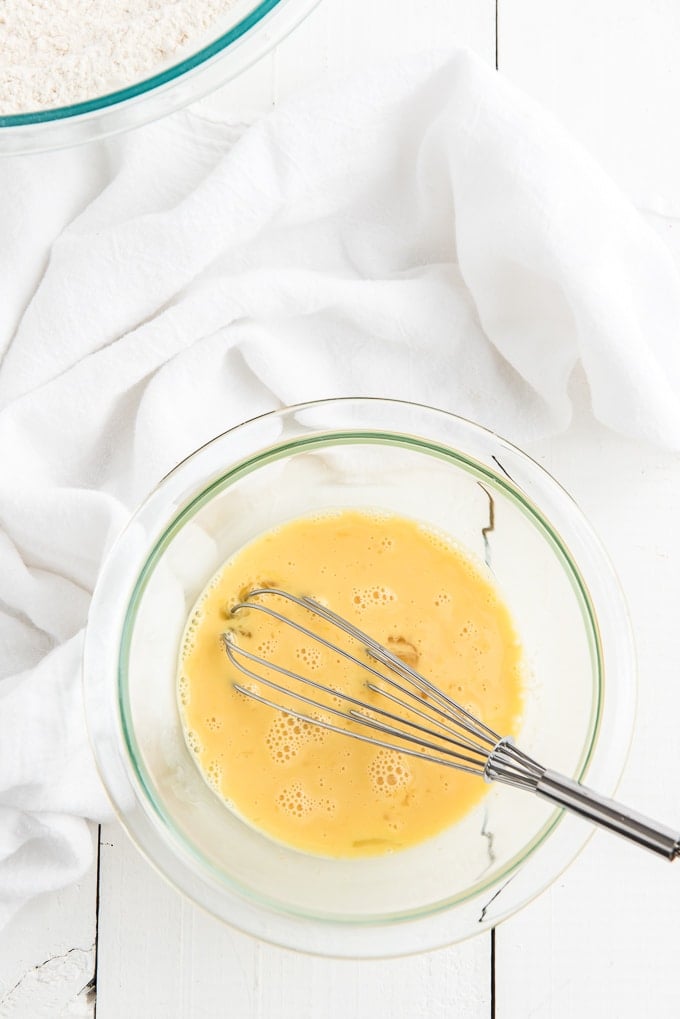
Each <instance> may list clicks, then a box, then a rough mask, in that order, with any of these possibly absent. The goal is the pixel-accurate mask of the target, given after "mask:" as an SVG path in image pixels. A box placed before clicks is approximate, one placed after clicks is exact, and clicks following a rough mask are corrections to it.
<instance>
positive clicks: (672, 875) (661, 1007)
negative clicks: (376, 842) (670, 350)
mask: <svg viewBox="0 0 680 1019" xmlns="http://www.w3.org/2000/svg"><path fill="white" fill-rule="evenodd" d="M496 23H497V24H498V39H497V38H496ZM679 33H680V5H678V3H677V2H676V0H649V2H647V3H644V4H642V3H640V2H639V0H598V3H597V4H592V3H589V2H586V0H551V2H550V3H543V2H541V0H499V3H498V9H497V5H496V2H495V0H420V2H419V3H418V4H412V3H408V2H407V0H324V2H323V3H322V6H321V7H320V8H319V9H317V11H315V12H314V13H313V14H312V16H311V17H310V18H309V19H308V21H307V22H306V23H305V24H304V25H303V26H301V28H300V29H299V30H298V31H297V32H296V33H295V34H294V35H293V36H291V37H290V38H289V39H288V40H286V41H285V42H284V43H283V44H282V45H281V46H280V47H279V48H278V50H277V51H275V52H274V53H273V54H271V55H270V56H269V57H266V58H265V59H264V60H263V61H262V62H261V63H260V64H259V65H258V66H257V67H255V68H252V69H251V70H250V71H249V72H247V73H246V74H245V75H244V76H243V77H242V78H241V79H240V80H239V81H238V82H235V83H233V84H232V85H230V86H228V87H227V88H225V89H223V90H221V92H220V93H218V94H216V95H215V96H212V97H210V98H208V99H206V100H204V101H203V102H202V104H201V108H202V110H203V111H204V112H205V113H206V114H207V115H210V114H211V112H219V111H220V110H224V109H229V110H230V111H232V113H235V114H237V115H240V116H243V118H244V119H245V118H247V117H249V116H251V115H252V113H253V112H257V111H261V110H265V109H268V108H270V107H271V105H272V104H273V103H275V102H276V101H277V100H278V99H280V98H282V97H283V96H285V95H287V94H289V93H291V92H293V91H295V90H297V89H299V88H302V87H304V86H305V85H307V84H308V83H310V82H318V81H323V80H324V79H326V78H327V77H328V76H329V75H332V74H335V73H336V72H342V71H345V70H350V69H351V68H352V67H355V66H359V65H362V64H364V65H365V64H366V63H369V62H371V61H373V60H375V59H380V58H384V57H389V56H390V55H393V54H397V53H400V52H406V51H413V50H417V49H421V48H426V47H431V46H439V47H441V46H446V45H452V44H459V45H467V46H470V47H471V48H473V49H474V50H476V51H477V52H478V53H479V54H480V55H481V56H482V57H483V58H484V59H485V60H487V61H488V62H489V63H491V64H493V63H494V61H495V56H496V47H498V58H499V65H500V68H501V70H502V71H504V72H505V73H506V74H508V75H509V77H511V78H512V79H513V80H514V81H516V82H517V83H518V84H520V85H521V86H522V87H523V88H524V89H525V90H526V91H528V92H529V93H530V94H532V95H533V96H535V97H536V98H537V99H538V100H539V101H541V102H543V103H544V105H546V106H547V107H548V108H549V109H551V110H552V111H553V112H554V113H555V115H556V116H557V117H558V118H559V119H560V120H562V121H563V122H564V123H565V124H566V125H567V126H568V127H569V129H570V130H571V131H572V132H573V133H574V134H575V135H576V136H577V137H579V138H580V139H581V140H582V141H583V142H584V144H585V145H586V146H587V147H588V148H590V150H591V151H592V152H593V153H594V155H595V156H596V157H597V158H598V159H600V161H601V162H602V163H603V165H604V166H605V168H606V169H607V170H608V171H609V173H610V174H611V175H612V176H613V177H614V178H615V179H617V180H618V181H619V183H620V184H621V185H622V187H623V188H624V189H626V190H628V192H629V193H630V194H631V195H632V196H633V197H634V199H635V200H636V202H638V203H639V204H642V205H644V206H645V207H646V208H650V209H653V210H655V211H658V212H661V213H666V214H668V213H673V212H677V211H678V210H680V137H679V135H680V128H679V127H678V117H677V111H676V106H677V97H678V95H679V94H680V65H678V64H677V63H676V59H675V49H676V46H677V39H678V37H679ZM532 452H533V453H534V454H535V455H536V456H537V457H538V458H539V459H540V460H541V461H542V462H543V463H544V464H545V465H546V466H547V467H548V468H549V469H550V470H551V471H552V472H553V473H554V474H555V475H556V476H557V477H558V478H559V479H560V480H561V481H562V482H563V483H564V484H565V486H566V487H567V488H568V489H570V490H571V492H572V494H573V495H574V496H575V497H576V499H577V501H578V502H579V503H580V504H581V506H582V508H583V509H584V510H585V512H586V514H587V515H588V516H589V517H590V519H591V521H592V522H593V524H594V526H595V527H596V529H597V530H598V531H599V533H600V535H601V537H602V539H603V541H604V543H605V545H606V547H607V549H608V551H609V553H610V555H611V557H612V559H613V561H614V565H615V566H616V568H617V569H618V571H619V574H620V577H621V581H622V584H623V587H624V590H625V592H626V594H627V597H628V599H629V603H630V608H631V614H632V619H633V624H634V627H635V631H636V635H637V640H638V652H639V666H640V679H641V683H640V700H639V712H638V725H637V730H636V736H635V740H634V744H633V747H632V751H631V756H630V760H629V765H628V769H627V772H626V776H625V779H624V782H623V784H622V786H621V790H620V793H621V796H622V797H623V798H624V799H628V800H629V801H630V802H631V803H633V804H635V805H637V806H640V807H642V808H644V809H645V810H646V811H647V812H649V813H651V814H656V815H658V816H659V817H660V818H666V819H668V821H671V820H673V819H675V820H676V822H677V821H679V820H680V784H679V783H678V781H677V778H676V776H677V775H679V774H680V740H679V739H678V735H677V730H678V723H677V719H678V716H679V715H680V683H678V680H677V676H678V669H679V668H680V627H678V625H677V619H676V616H677V611H676V610H677V605H678V604H679V603H680V538H679V537H678V536H677V526H676V520H677V518H678V512H679V511H680V460H679V459H678V458H677V457H673V456H668V455H664V454H661V453H659V452H657V451H653V450H650V449H647V448H644V447H641V446H639V445H637V444H634V443H631V442H628V441H626V440H623V439H621V438H618V437H616V436H612V435H610V434H608V433H606V432H605V431H604V430H602V429H599V428H597V426H593V424H592V422H590V421H589V420H588V415H587V414H582V415H581V416H580V418H579V421H578V423H577V425H576V426H575V428H574V429H573V430H572V431H571V432H570V433H569V434H568V435H567V436H564V437H561V438H558V439H554V440H552V441H546V442H543V443H541V444H537V445H536V447H535V448H534V449H533V450H532ZM677 867H680V864H676V868H677ZM97 876H98V875H97V873H96V872H95V871H94V870H93V871H92V873H91V874H90V875H89V876H88V878H87V879H86V880H85V881H83V882H82V883H81V885H80V886H79V887H76V888H72V889H68V890H66V891H65V892H62V893H59V894H58V895H53V896H46V897H45V898H43V899H42V900H39V901H37V902H34V903H32V904H30V905H29V906H28V907H26V908H25V909H24V910H22V911H21V913H19V914H18V915H17V917H16V918H15V919H14V920H13V921H12V923H11V924H10V925H9V927H8V928H6V929H5V931H3V932H2V933H0V1019H10V1017H11V1019H24V1017H26V1019H33V1017H38V1016H60V1015H61V1016H90V1017H91V1016H94V1014H95V1004H94V995H93V993H92V989H91V988H90V987H89V986H88V985H89V984H90V982H91V981H92V980H93V978H94V976H95V951H94V946H95V937H96V934H97V926H98V945H97V953H96V978H97V1004H96V1015H97V1017H98V1019H119V1017H125V1019H137V1017H139V1019H155V1017H162V1019H194V1017H195V1019H201V1017H204V1016H205V1017H221V1016H225V1017H229V1019H293V1017H295V1019H307V1017H309V1019H312V1017H314V1019H316V1017H317V1016H318V1017H323V1019H336V1017H337V1019H340V1017H345V1016H348V1017H358V1019H364V1017H366V1019H368V1017H369V1016H370V1017H375V1016H377V1017H381V1016H385V1017H387V1016H390V1017H394V1019H411V1017H414V1019H418V1017H428V1019H440V1017H441V1019H444V1017H451V1019H453V1017H456V1019H478V1017H480V1019H481V1017H485V1019H491V1017H492V1016H494V1017H495V1019H525V1017H535V1019H544V1017H545V1019H567V1017H568V1019H572V1017H576V1016H579V1017H585V1019H589V1017H591V1016H593V1017H595V1016H600V1015H602V1014H605V1013H606V1014H609V1015H612V1016H616V1017H617V1019H626V1017H628V1016H631V1017H632V1016H636V1017H637V1016H638V1015H640V1014H643V1015H647V1014H655V1015H658V1016H660V1017H667V1016H668V1017H674V1016H678V1015H680V980H678V978H677V959H678V947H679V946H680V935H679V934H678V924H677V917H678V915H680V872H675V871H674V870H671V868H669V867H667V866H666V865H664V864H663V863H661V862H659V861H657V860H655V859H653V858H652V857H647V856H646V855H645V854H643V853H641V852H640V851H637V850H635V849H633V848H631V847H629V846H626V845H624V844H623V843H620V842H618V841H617V840H614V839H613V838H611V837H607V836H604V835H599V834H598V835H595V836H594V838H593V839H592V841H591V842H590V844H589V845H588V846H587V848H586V849H585V851H584V852H583V853H582V855H581V856H580V858H579V859H578V860H577V861H576V862H575V863H574V864H573V865H572V867H571V868H570V869H569V870H568V871H567V872H566V873H565V874H564V875H563V876H562V877H561V879H560V880H559V881H558V882H557V883H556V884H555V885H554V886H553V888H552V889H551V890H550V891H549V892H547V893H546V894H544V895H543V896H542V897H541V898H540V899H538V900H537V901H536V902H535V903H533V904H532V905H530V906H529V907H527V909H525V910H524V911H523V912H522V913H521V914H519V915H518V916H516V917H514V918H512V919H511V920H510V921H508V922H507V923H505V924H504V925H502V926H501V927H500V928H499V929H498V931H497V934H496V943H495V966H493V967H492V951H491V939H490V937H489V936H488V935H485V936H482V937H479V938H477V939H474V940H473V941H470V942H467V943H466V944H464V945H459V946H454V947H452V948H450V949H446V950H443V951H441V952H437V953H432V954H431V955H428V956H422V957H418V958H414V959H410V960H399V961H390V962H384V963H382V962H379V963H375V962H372V963H363V964H362V963H351V962H334V961H329V960H321V959H308V958H305V957H301V956H296V955H293V954H291V953H287V952H284V951H281V950H278V949H275V948H271V947H268V946H264V945H258V944H257V943H256V942H255V941H253V940H251V939H249V938H246V937H244V936H242V935H240V934H238V933H236V932H232V931H230V930H228V929H226V928H224V927H221V926H220V925H219V924H217V923H216V922H215V921H214V920H212V919H210V918H209V917H206V916H204V915H203V914H202V913H200V912H199V911H198V910H196V909H195V908H194V907H192V906H191V905H189V904H188V903H186V902H184V901H183V900H182V899H180V897H179V896H178V895H177V894H175V893H174V892H173V891H172V890H171V889H170V888H168V887H167V886H166V885H165V884H164V883H163V882H162V881H161V880H160V878H158V877H157V875H155V873H154V872H153V871H152V870H151V869H150V868H149V867H148V865H147V864H146V863H145V862H144V861H143V860H142V859H141V858H140V857H139V856H138V855H137V853H136V852H135V850H134V849H133V848H132V847H131V846H130V845H129V843H128V841H127V839H126V838H125V836H124V835H123V833H122V831H121V830H120V829H119V828H118V827H117V826H109V827H107V828H105V829H104V831H103V833H102V836H101V851H100V866H99V896H97ZM97 905H99V910H98V916H97ZM492 977H493V979H494V981H495V991H494V995H493V1001H492Z"/></svg>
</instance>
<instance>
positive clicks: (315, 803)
mask: <svg viewBox="0 0 680 1019" xmlns="http://www.w3.org/2000/svg"><path fill="white" fill-rule="evenodd" d="M276 802H277V804H278V806H279V807H280V809H281V810H283V811H284V813H286V814H288V815H289V816H290V817H293V818H296V819H298V820H302V819H304V818H305V817H309V816H310V815H312V814H329V815H333V814H334V813H335V811H336V804H335V801H334V800H331V799H328V798H326V797H323V796H320V797H318V798H317V797H314V796H310V795H309V794H308V793H307V792H306V791H305V789H304V788H303V787H302V784H301V783H300V782H291V784H290V785H288V786H285V787H284V788H283V789H282V790H281V792H280V793H279V795H278V796H277V798H276Z"/></svg>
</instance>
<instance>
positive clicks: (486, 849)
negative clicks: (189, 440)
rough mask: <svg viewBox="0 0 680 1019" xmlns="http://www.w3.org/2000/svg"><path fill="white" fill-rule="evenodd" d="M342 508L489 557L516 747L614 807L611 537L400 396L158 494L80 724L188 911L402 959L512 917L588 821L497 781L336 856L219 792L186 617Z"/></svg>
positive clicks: (321, 407)
mask: <svg viewBox="0 0 680 1019" xmlns="http://www.w3.org/2000/svg"><path fill="white" fill-rule="evenodd" d="M343 507H345V508H350V507H354V508H360V507H365V508H374V509H375V508H378V509H384V510H388V511H393V512H396V513H399V514H402V515H405V516H409V517H412V518H414V519H417V520H420V521H422V522H424V523H426V524H429V525H433V526H435V527H436V528H438V529H440V530H443V531H445V532H447V533H448V534H450V535H451V536H452V537H453V538H454V539H456V540H457V541H459V542H460V543H462V544H463V545H464V546H466V547H467V548H468V549H470V550H471V551H472V552H473V553H474V554H475V555H477V556H478V557H479V558H480V559H482V560H485V561H486V562H487V564H488V566H489V568H490V569H491V570H492V572H493V574H494V577H495V580H496V583H497V584H498V587H499V589H500V591H501V593H502V595H503V597H504V599H505V601H506V603H507V604H508V606H509V608H510V610H511V612H512V615H513V617H514V620H515V625H516V627H517V630H518V633H519V636H520V639H521V640H522V643H523V646H524V650H525V658H526V667H527V693H526V711H525V717H524V720H523V724H522V729H521V731H520V733H519V736H518V743H519V745H520V746H521V747H522V748H523V749H525V750H526V751H528V752H529V753H530V754H532V755H533V756H535V757H536V758H537V759H538V760H539V761H540V762H541V763H543V764H544V765H546V766H548V767H551V768H555V769H558V770H561V771H563V772H565V773H566V774H567V775H570V776H572V777H574V778H577V779H579V780H581V779H587V781H588V783H589V784H590V785H592V786H593V787H595V788H596V789H598V790H599V791H600V792H602V793H603V794H605V795H611V794H612V793H613V792H614V790H615V786H616V784H617V782H618V779H619V776H620V773H621V770H622V767H623V764H624V760H625V756H626V752H627V748H628V744H629V739H630V735H631V730H632V724H633V715H634V694H635V673H634V657H633V649H632V642H631V634H630V627H629V623H628V618H627V614H626V610H625V606H624V602H623V598H622V595H621V592H620V590H619V586H618V584H617V581H616V578H615V576H614V574H613V572H612V568H611V566H610V564H609V562H608V560H607V558H606V556H605V554H604V553H603V550H602V548H601V546H600V544H599V543H598V541H597V539H596V538H595V536H594V534H593V532H592V531H591V529H590V527H589V526H588V524H587V522H586V521H585V519H584V517H583V516H582V514H581V513H580V511H579V510H578V508H577V507H576V505H575V504H574V503H573V502H572V500H571V499H570V498H569V496H568V495H567V494H566V493H565V492H564V491H563V489H562V488H560V486H559V485H558V484H557V483H556V482H555V481H554V480H553V479H552V478H551V477H550V476H549V475H548V474H546V472H545V471H544V470H542V468H540V467H539V466H538V465H537V464H536V463H534V462H533V461H532V460H531V459H529V458H528V457H527V456H526V455H525V454H524V453H522V452H521V451H520V450H519V449H517V448H515V447H514V446H512V445H510V444H509V443H507V442H505V441H504V440H502V439H500V438H498V436H496V435H494V434H492V433H491V432H488V431H486V430H485V429H483V428H480V427H479V426H477V425H474V424H472V423H470V422H468V421H464V420H462V419H460V418H457V417H454V416H452V415H450V414H447V413H444V412H442V411H437V410H433V409H431V408H428V407H422V406H418V405H415V404H406V403H399V402H396V401H386V400H367V399H347V400H329V401H323V402H319V403H310V404H304V405H300V406H297V407H291V408H288V409H286V410H282V411H277V412H275V413H271V414H267V415H264V416H263V417H259V418H255V419H253V420H252V421H248V422H246V423H245V424H243V425H240V426H238V427H237V428H234V429H232V430H231V431H229V432H226V433H224V434H223V435H220V436H218V437H217V438H215V439H213V440H212V441H211V442H209V443H208V444H207V445H206V446H204V447H202V448H201V449H199V450H197V451H196V452H195V453H193V454H192V455H191V456H190V457H189V458H188V459H186V460H185V461H184V462H183V463H181V464H180V465H179V466H178V467H177V468H175V470H173V471H172V472H171V473H170V474H169V475H168V476H167V477H166V478H165V479H164V480H163V481H162V482H161V484H160V485H159V486H158V487H157V488H156V490H155V491H154V492H153V493H152V494H151V495H150V496H149V498H148V499H147V501H146V502H145V503H144V504H143V505H142V506H141V507H140V509H139V510H138V511H137V513H136V514H135V516H134V517H133V519H132V521H131V522H130V524H129V525H128V527H127V528H126V530H125V531H124V532H123V534H122V535H121V536H120V538H119V539H118V541H117V543H116V545H115V546H114V548H113V549H112V551H111V553H110V555H109V557H108V559H107V562H106V564H105V566H104V568H103V570H102V573H101V576H100V579H99V582H98V584H97V588H96V591H95V594H94V598H93V601H92V608H91V613H90V620H89V626H88V634H87V640H86V647H85V663H84V672H85V690H86V706H87V715H88V724H89V729H90V734H91V739H92V744H93V748H94V753H95V756H96V759H97V763H98V767H99V770H100V773H101V776H102V779H103V781H104V784H105V786H106V788H107V790H108V792H109V795H110V797H111V799H112V801H113V804H114V806H115V808H116V811H117V813H118V816H119V818H120V820H121V822H122V823H123V825H124V826H125V827H126V828H127V830H128V832H129V834H130V836H131V837H132V839H133V840H134V841H135V842H136V844H137V845H138V847H139V848H140V849H141V851H142V852H143V853H144V854H145V855H146V856H147V857H148V859H149V860H150V861H151V862H152V863H153V864H154V865H155V866H156V867H157V868H158V870H159V871H160V872H161V873H162V874H163V875H165V877H167V878H168V880H169V881H170V882H171V883H172V884H174V885H175V886H176V887H177V888H179V889H180V890H181V891H183V892H184V893H185V894H187V895H188V896H189V897H190V898H191V899H193V900H194V901H195V902H196V903H198V904H199V905H201V906H203V907H204V908H206V909H207V910H209V911H210V912H211V913H213V914H215V915H216V916H218V917H220V918H221V919H222V920H224V921H226V922H228V923H230V924H232V925H234V926H235V927H238V928H240V929H241V930H243V931H247V932H249V933H251V934H253V935H256V936H257V937H260V938H263V939H265V940H268V941H272V942H274V943H277V944H280V945H284V946H287V947H292V948H297V949H301V950H304V951H308V952H312V953H318V954H325V955H335V956H351V957H381V956H390V955H399V954H408V953H411V952H415V951H423V950H427V949H431V948H435V947H438V946H441V945H444V944H448V943H451V942H454V941H457V940H461V939H463V938H466V937H468V936H470V935H472V934H475V933H477V932H479V931H483V930H485V929H487V928H488V927H491V926H492V925H495V924H497V923H498V922H499V921H500V920H502V919H504V918H505V917H507V916H509V915H510V914H511V913H513V912H514V911H516V910H517V909H519V908H520V907H521V906H522V905H524V904H525V903H526V902H528V901H529V900H530V899H531V898H533V897H534V896H535V895H537V894H538V893H539V892H541V891H542V890H543V889H544V888H545V887H546V886H547V885H548V884H550V882H552V881H553V880H554V879H555V878H556V877H557V876H558V875H559V874H560V872H561V871H562V870H563V869H564V867H565V866H566V865H567V864H568V863H569V862H570V861H571V860H572V859H573V858H574V856H575V855H576V854H577V852H578V851H579V849H580V848H581V847H582V846H583V845H584V843H585V842H586V840H587V838H588V835H589V833H590V828H589V827H588V826H587V825H585V824H584V823H583V822H582V821H580V820H578V819H576V818H574V817H572V816H564V815H563V813H562V812H560V811H556V810H555V809H554V808H552V807H551V806H550V805H548V804H546V803H545V802H543V801H541V800H540V799H539V798H537V797H535V796H532V795H531V794H529V793H525V792H520V791H517V790H513V789H509V788H507V787H505V786H501V785H500V784H499V785H496V784H493V783H491V784H490V785H489V789H488V793H487V795H486V796H485V797H484V798H483V800H482V801H481V803H480V804H479V806H478V807H477V808H476V809H475V810H473V811H472V812H471V813H470V814H469V815H467V816H466V817H465V818H464V819H463V820H462V821H460V822H459V823H458V824H455V825H453V826H452V827H450V828H449V829H447V830H446V831H444V832H443V833H442V834H441V835H439V836H437V837H436V838H434V839H431V840H429V841H428V842H425V843H423V844H421V845H419V846H415V847H413V848H411V849H407V850H404V851H401V852H398V853H394V854H391V855H386V856H382V857H372V858H369V859H365V860H334V859H325V858H320V857H313V856H310V855H306V854H304V853H300V852H298V851H296V850H293V849H288V848H286V847H285V846H282V845H279V844H277V843H275V842H273V841H271V840H270V839H268V838H267V837H266V836H264V835H262V834H260V833H259V832H257V831H255V830H253V829H252V828H250V827H249V826H248V825H246V824H244V823H243V822H242V821H240V820H239V819H238V817H236V816H235V815H234V814H232V813H231V812H230V811H229V810H228V809H227V808H226V807H225V806H224V804H223V803H222V802H221V801H220V800H219V799H218V798H217V797H216V796H215V794H214V793H213V792H212V791H211V790H210V789H209V787H208V786H207V784H206V783H205V782H204V781H203V779H202V778H201V777H200V775H199V773H198V770H197V768H196V766H195V764H194V762H193V760H192V759H191V756H190V754H189V751H188V750H187V748H186V745H185V742H184V738H183V733H182V728H181V724H180V720H179V713H178V710H177V702H176V669H177V660H178V654H179V645H180V641H181V637H182V632H183V628H184V624H185V621H186V617H187V615H188V613H189V611H190V609H191V608H192V606H193V605H194V602H195V600H196V598H197V596H198V595H199V593H200V592H201V590H202V589H203V587H204V585H205V583H206V582H207V581H208V579H210V578H211V577H212V576H213V574H214V573H215V572H216V570H217V569H218V568H219V567H220V565H221V564H222V563H223V562H224V561H225V560H226V559H227V558H228V557H229V556H230V555H231V554H232V553H233V552H234V551H235V550H237V549H238V548H239V547H241V546H242V545H244V544H245V543H246V542H248V541H249V540H251V539H252V538H253V537H255V536H256V535H258V534H260V533H261V532H263V531H265V530H267V529H269V528H271V527H274V526H276V525H278V524H281V523H283V522H284V521H286V520H290V519H292V518H295V517H298V516H301V515H305V514H310V513H314V512H318V511H321V510H323V509H338V508H343ZM480 781H482V780H481V779H480Z"/></svg>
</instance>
